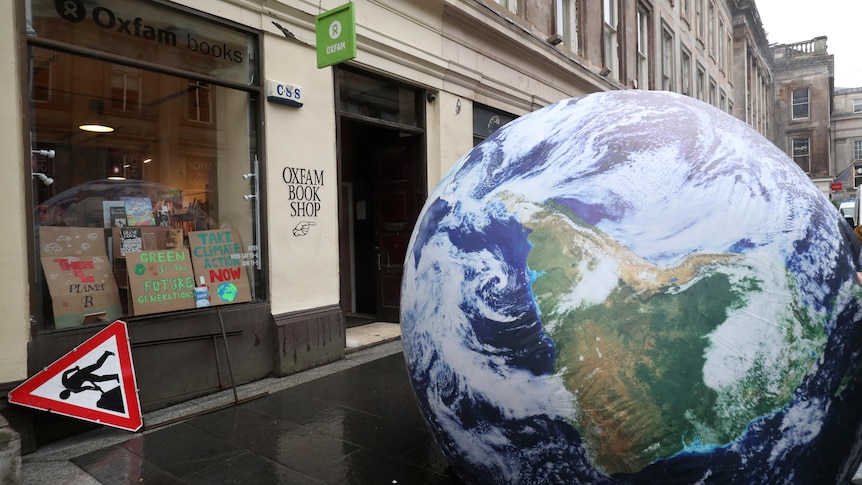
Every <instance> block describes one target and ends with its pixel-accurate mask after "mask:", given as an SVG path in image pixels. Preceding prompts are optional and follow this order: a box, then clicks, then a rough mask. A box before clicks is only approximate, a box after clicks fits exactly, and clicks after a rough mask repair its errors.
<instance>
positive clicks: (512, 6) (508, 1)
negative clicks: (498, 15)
mask: <svg viewBox="0 0 862 485" xmlns="http://www.w3.org/2000/svg"><path fill="white" fill-rule="evenodd" d="M494 2H496V3H497V5H499V6H501V7H503V8H504V9H506V10H508V11H509V12H512V13H513V14H515V15H518V14H519V13H520V11H521V8H520V5H518V3H519V2H520V0H494Z"/></svg>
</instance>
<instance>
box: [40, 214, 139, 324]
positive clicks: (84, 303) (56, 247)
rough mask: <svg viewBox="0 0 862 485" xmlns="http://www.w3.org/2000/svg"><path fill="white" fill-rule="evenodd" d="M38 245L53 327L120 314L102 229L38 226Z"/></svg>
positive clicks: (104, 318)
mask: <svg viewBox="0 0 862 485" xmlns="http://www.w3.org/2000/svg"><path fill="white" fill-rule="evenodd" d="M39 246H40V249H39V252H40V259H41V261H42V270H43V271H44V273H45V281H47V283H48V292H49V293H50V294H51V302H52V306H53V310H54V326H55V327H56V328H68V327H74V326H78V325H81V324H82V323H84V322H85V321H86V322H90V321H93V322H96V321H105V322H112V321H114V320H115V319H117V318H120V317H122V315H123V308H122V305H121V303H120V293H119V291H118V290H117V283H116V281H115V280H114V275H113V273H112V270H111V263H110V261H109V260H108V254H107V249H106V246H105V235H104V232H103V230H102V229H99V228H88V227H40V228H39Z"/></svg>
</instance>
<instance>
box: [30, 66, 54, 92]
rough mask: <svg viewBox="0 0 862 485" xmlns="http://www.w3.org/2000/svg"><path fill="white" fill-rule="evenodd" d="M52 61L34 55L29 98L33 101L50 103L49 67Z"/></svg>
mask: <svg viewBox="0 0 862 485" xmlns="http://www.w3.org/2000/svg"><path fill="white" fill-rule="evenodd" d="M53 62H54V59H53V58H52V56H47V55H34V56H33V57H32V63H33V84H32V89H31V92H32V94H31V96H32V99H33V101H36V102H40V101H50V100H51V75H52V72H53V69H51V65H52V64H53Z"/></svg>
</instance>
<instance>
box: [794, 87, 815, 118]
mask: <svg viewBox="0 0 862 485" xmlns="http://www.w3.org/2000/svg"><path fill="white" fill-rule="evenodd" d="M803 90H804V91H805V100H804V101H802V100H801V98H800V100H799V101H797V97H796V93H798V92H801V91H803ZM803 106H804V107H805V115H804V116H801V115H800V116H797V115H796V110H797V107H799V108H801V107H803ZM810 117H811V89H810V88H809V87H807V86H806V87H802V88H794V89H791V90H790V119H791V120H807V119H808V118H810Z"/></svg>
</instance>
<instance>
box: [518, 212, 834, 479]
mask: <svg viewBox="0 0 862 485" xmlns="http://www.w3.org/2000/svg"><path fill="white" fill-rule="evenodd" d="M514 202H516V204H520V205H523V204H525V203H526V202H525V201H523V200H519V201H514ZM508 203H509V205H510V208H511V207H512V203H513V201H512V200H509V201H508ZM523 225H524V227H525V228H526V229H528V230H530V231H531V233H530V234H529V241H530V243H531V244H532V250H531V252H530V254H529V256H528V259H527V265H528V267H529V268H530V270H531V271H533V272H534V274H535V277H534V280H533V286H532V290H533V294H534V297H535V299H536V303H537V306H538V309H539V312H540V315H541V318H542V321H543V325H544V327H545V332H546V333H547V334H548V335H549V337H550V338H551V339H552V340H553V341H554V344H555V347H556V362H555V372H556V373H557V374H558V375H560V376H561V377H562V378H563V380H564V383H565V386H566V388H567V389H568V390H569V391H570V392H571V393H572V394H573V395H574V397H575V400H576V401H577V402H576V406H575V409H576V415H575V416H574V417H573V418H572V419H573V425H574V426H575V427H576V428H577V429H578V431H579V432H580V433H582V435H583V443H584V446H585V447H586V448H587V451H588V453H589V455H590V459H591V461H592V462H593V463H594V464H595V465H596V466H597V467H599V468H601V469H603V470H605V471H606V472H608V473H617V472H637V471H639V470H640V469H642V468H643V467H644V466H647V465H649V464H650V463H653V462H655V460H656V459H660V458H665V457H669V456H672V455H674V454H676V453H679V452H681V451H684V450H685V451H693V450H697V449H698V448H699V447H710V446H721V445H724V444H727V443H729V442H731V441H732V440H734V439H735V438H737V437H738V436H739V435H740V434H741V433H742V432H743V431H744V430H745V428H746V426H748V424H749V423H750V422H751V421H752V420H754V419H756V418H758V417H761V416H764V415H768V414H769V413H770V412H772V411H774V410H777V409H779V408H781V407H782V406H784V405H785V404H787V403H788V402H789V401H790V400H791V397H792V393H793V391H794V389H795V388H796V387H797V386H798V384H799V383H800V382H801V380H802V378H803V377H804V376H805V375H806V374H808V373H810V372H811V371H812V369H813V368H814V366H815V365H816V358H815V356H817V355H822V353H821V352H822V351H823V349H824V348H825V346H826V336H825V333H824V330H823V324H822V322H816V321H812V317H811V316H810V314H809V312H808V311H807V309H806V307H805V306H804V305H803V304H802V303H801V302H799V300H798V295H794V296H793V298H792V302H791V303H790V304H789V305H787V306H788V307H789V308H788V309H787V311H786V312H785V313H784V314H782V315H776V317H775V321H776V323H777V324H780V326H781V330H780V332H781V333H780V335H781V336H782V338H783V342H773V343H769V345H768V347H769V348H763V349H759V350H757V352H754V355H751V352H749V353H748V354H745V353H740V356H739V358H740V359H747V360H746V362H745V368H746V369H747V370H746V372H745V374H744V375H743V377H742V378H737V379H736V380H735V382H733V383H732V384H731V385H727V386H724V387H722V388H719V389H715V388H713V387H710V386H708V385H707V384H706V383H705V382H704V367H705V364H706V360H707V357H706V354H707V352H708V350H709V349H710V347H711V346H712V345H722V344H723V345H732V344H733V342H715V341H713V339H711V338H710V334H711V333H712V332H713V331H715V330H716V329H717V328H718V327H719V326H721V325H722V323H724V322H725V321H726V320H727V318H728V315H729V313H730V312H731V311H739V310H740V309H744V308H746V307H747V306H748V305H751V304H752V302H756V301H757V298H758V297H759V295H760V294H761V293H763V288H762V283H763V282H762V281H760V280H759V279H758V278H757V277H756V276H755V275H757V274H758V273H757V271H754V270H753V269H752V268H750V267H748V266H747V264H748V263H747V262H746V261H745V259H744V258H743V257H742V256H740V255H737V254H729V253H728V254H703V253H697V254H691V255H688V256H687V257H685V258H684V259H683V260H682V261H681V262H680V263H679V264H677V265H675V266H673V267H658V266H656V265H655V264H652V263H651V262H650V261H647V260H646V259H644V258H642V257H640V256H638V255H637V254H635V253H634V252H632V251H631V250H629V249H628V248H626V247H624V246H622V245H620V244H619V243H617V242H616V241H614V240H613V239H612V238H610V237H609V236H608V235H606V234H604V233H603V232H602V231H601V230H600V229H598V228H597V227H595V226H593V225H591V224H588V223H586V222H584V221H583V220H581V219H580V218H578V217H577V216H576V215H575V214H574V213H572V212H571V211H570V210H569V209H568V208H566V207H564V206H561V205H559V204H556V203H546V204H545V205H544V206H542V207H539V208H535V207H534V210H533V214H532V216H531V217H530V219H529V220H528V221H526V222H525V223H524V224H523ZM596 274H601V275H605V276H604V280H608V279H609V278H610V279H612V280H613V281H609V282H607V281H606V282H605V283H604V284H606V285H607V289H606V294H607V296H606V297H605V298H604V299H603V300H602V301H590V299H589V295H588V296H586V297H585V296H584V294H583V293H584V292H587V294H589V293H590V291H591V290H590V289H589V288H583V287H582V288H577V287H578V285H579V284H581V282H582V281H583V280H584V279H585V277H589V278H591V279H590V280H589V281H590V282H592V281H594V280H596V278H595V275H596ZM731 274H733V275H739V274H743V275H745V276H744V277H735V278H734V277H731V276H730V275H731ZM591 275H592V276H591ZM607 275H610V277H608V276H607ZM784 279H785V280H786V281H787V287H788V288H790V290H791V292H793V291H795V288H796V287H795V283H794V280H793V278H792V277H791V275H790V274H789V272H787V271H786V270H785V275H784ZM601 281H602V278H599V282H600V283H601ZM590 282H588V283H585V285H590V284H592V283H590ZM788 298H789V297H788ZM573 301H574V303H572V302H573ZM755 304H756V303H755ZM776 352H779V353H780V355H781V356H782V358H783V362H782V363H783V365H784V368H777V369H776V368H775V366H774V365H773V363H774V361H775V359H774V356H775V353H776Z"/></svg>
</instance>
